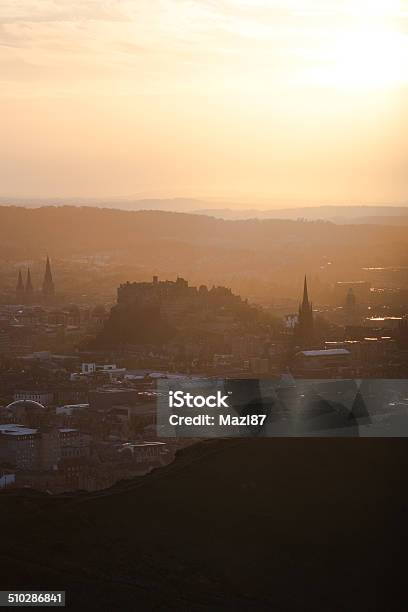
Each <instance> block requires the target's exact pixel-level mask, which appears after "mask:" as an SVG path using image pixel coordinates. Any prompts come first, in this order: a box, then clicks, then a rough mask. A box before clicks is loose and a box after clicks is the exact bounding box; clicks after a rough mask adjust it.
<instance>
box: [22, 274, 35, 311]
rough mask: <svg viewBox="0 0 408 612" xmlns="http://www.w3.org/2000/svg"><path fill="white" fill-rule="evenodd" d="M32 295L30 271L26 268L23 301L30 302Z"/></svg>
mask: <svg viewBox="0 0 408 612" xmlns="http://www.w3.org/2000/svg"><path fill="white" fill-rule="evenodd" d="M33 295H34V288H33V284H32V282H31V272H30V268H27V278H26V284H25V289H24V303H25V304H31V302H32V299H33Z"/></svg>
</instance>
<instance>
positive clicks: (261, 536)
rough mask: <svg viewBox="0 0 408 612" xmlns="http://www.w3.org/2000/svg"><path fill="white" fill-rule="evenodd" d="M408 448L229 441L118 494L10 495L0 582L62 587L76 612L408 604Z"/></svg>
mask: <svg viewBox="0 0 408 612" xmlns="http://www.w3.org/2000/svg"><path fill="white" fill-rule="evenodd" d="M407 450H408V447H407V442H406V441H405V440H403V439H394V440H387V439H355V440H351V439H348V440H345V439H343V440H341V439H330V440H323V439H321V440H316V439H314V440H311V439H286V440H284V439H274V440H273V439H242V440H229V441H225V440H219V441H212V442H203V443H201V444H197V445H195V446H193V447H190V448H188V449H186V450H185V451H183V452H182V453H181V454H179V456H178V457H177V459H176V461H175V462H174V463H173V464H172V465H169V466H167V467H165V468H163V469H160V470H157V471H155V472H153V473H152V474H150V475H148V476H146V477H144V478H141V479H136V480H135V481H131V482H128V483H122V484H119V485H117V486H116V487H115V488H114V489H112V490H110V491H108V492H102V493H100V494H96V495H88V494H83V495H77V496H75V495H73V496H67V497H61V498H54V499H53V498H49V497H47V496H45V495H41V494H35V493H31V494H30V493H29V492H15V493H7V494H4V495H3V496H2V498H1V505H0V508H1V510H0V518H1V522H2V525H3V526H5V527H6V528H4V529H3V530H2V546H1V551H0V557H1V560H2V585H3V586H2V588H3V589H4V588H30V587H31V588H34V587H36V588H48V589H50V588H65V589H66V590H67V595H68V600H69V602H70V604H71V607H72V609H74V610H75V609H77V610H82V609H84V610H85V609H86V610H93V609H95V610H96V609H100V610H114V609H115V610H123V611H126V610H136V609H137V610H153V609H154V610H204V609H208V610H277V611H286V610H299V611H304V610H324V611H325V612H327V611H338V612H344V611H345V610H347V611H350V610H358V611H359V612H361V611H370V612H371V611H373V610H387V611H388V610H400V609H401V610H402V609H404V607H403V605H402V602H403V600H402V599H401V598H400V597H401V596H400V591H399V589H400V588H401V586H402V584H403V580H404V576H403V574H404V571H403V568H404V559H403V558H402V556H401V555H402V554H404V555H405V553H404V552H403V551H404V549H405V545H406V534H407V525H406V520H407V514H406V509H407V502H408V494H407V490H406V486H405V480H406V471H407V467H408V453H407ZM400 604H401V605H400Z"/></svg>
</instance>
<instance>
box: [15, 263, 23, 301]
mask: <svg viewBox="0 0 408 612" xmlns="http://www.w3.org/2000/svg"><path fill="white" fill-rule="evenodd" d="M16 299H17V302H18V303H19V304H23V303H24V283H23V276H22V274H21V270H19V271H18V281H17V287H16Z"/></svg>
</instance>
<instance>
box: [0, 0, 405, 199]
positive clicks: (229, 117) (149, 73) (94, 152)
mask: <svg viewBox="0 0 408 612" xmlns="http://www.w3.org/2000/svg"><path fill="white" fill-rule="evenodd" d="M0 81H1V83H0V86H1V94H0V96H1V97H0V129H1V135H2V138H1V149H0V181H1V182H0V185H1V187H0V195H3V196H26V197H29V196H36V197H54V196H55V197H74V196H82V197H93V196H95V197H114V196H136V197H144V196H160V197H174V196H187V197H189V196H192V197H212V198H224V199H236V200H240V201H246V202H254V203H255V202H257V203H258V204H259V203H260V204H262V205H265V206H280V205H282V204H284V205H286V204H291V203H295V204H299V203H303V204H315V203H331V202H333V203H347V204H350V203H394V204H398V203H402V202H406V201H407V200H408V197H407V193H408V189H407V187H408V167H407V166H408V138H407V134H408V129H407V128H408V125H407V124H408V95H407V92H408V0H406V1H398V0H107V1H104V0H54V1H52V0H2V1H1V2H0Z"/></svg>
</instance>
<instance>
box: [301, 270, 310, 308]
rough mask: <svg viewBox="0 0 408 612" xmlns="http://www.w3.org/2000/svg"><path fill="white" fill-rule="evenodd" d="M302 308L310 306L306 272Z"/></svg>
mask: <svg viewBox="0 0 408 612" xmlns="http://www.w3.org/2000/svg"><path fill="white" fill-rule="evenodd" d="M302 308H309V294H308V290H307V278H306V274H305V281H304V283H303V301H302Z"/></svg>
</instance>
